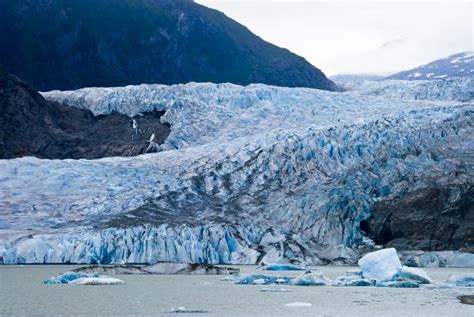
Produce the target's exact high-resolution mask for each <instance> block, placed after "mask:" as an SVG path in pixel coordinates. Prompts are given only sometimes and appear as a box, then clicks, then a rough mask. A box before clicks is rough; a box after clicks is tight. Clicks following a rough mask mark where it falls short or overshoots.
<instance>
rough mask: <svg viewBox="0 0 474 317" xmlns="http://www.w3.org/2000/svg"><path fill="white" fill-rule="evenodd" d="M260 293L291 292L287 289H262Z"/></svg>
mask: <svg viewBox="0 0 474 317" xmlns="http://www.w3.org/2000/svg"><path fill="white" fill-rule="evenodd" d="M260 292H266V293H289V292H291V291H290V290H289V289H286V288H262V289H261V290H260Z"/></svg>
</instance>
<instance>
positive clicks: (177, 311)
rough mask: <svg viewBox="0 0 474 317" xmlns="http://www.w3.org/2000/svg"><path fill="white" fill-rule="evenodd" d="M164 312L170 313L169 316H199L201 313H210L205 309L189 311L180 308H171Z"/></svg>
mask: <svg viewBox="0 0 474 317" xmlns="http://www.w3.org/2000/svg"><path fill="white" fill-rule="evenodd" d="M163 312H164V313H168V314H199V313H202V314H205V313H209V312H210V311H209V310H205V309H188V308H185V307H178V308H171V309H169V310H164V311H163Z"/></svg>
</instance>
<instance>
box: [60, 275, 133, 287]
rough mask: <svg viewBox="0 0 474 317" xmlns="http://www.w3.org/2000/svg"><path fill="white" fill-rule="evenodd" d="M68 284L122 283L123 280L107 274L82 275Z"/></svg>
mask: <svg viewBox="0 0 474 317" xmlns="http://www.w3.org/2000/svg"><path fill="white" fill-rule="evenodd" d="M68 284H72V285H123V284H125V282H124V281H122V280H120V279H118V278H114V277H108V276H99V277H83V278H78V279H76V280H72V281H70V282H69V283H68Z"/></svg>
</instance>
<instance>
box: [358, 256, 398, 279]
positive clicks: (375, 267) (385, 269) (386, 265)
mask: <svg viewBox="0 0 474 317" xmlns="http://www.w3.org/2000/svg"><path fill="white" fill-rule="evenodd" d="M358 263H359V266H360V268H361V270H362V276H363V277H364V278H368V279H373V280H377V281H381V282H384V281H391V280H393V278H394V277H395V276H396V275H397V274H398V272H400V270H401V269H402V265H401V264H400V259H399V258H398V255H397V251H396V250H395V249H394V248H388V249H382V250H379V251H375V252H371V253H368V254H366V255H364V256H363V257H362V258H361V259H360V260H359V262H358Z"/></svg>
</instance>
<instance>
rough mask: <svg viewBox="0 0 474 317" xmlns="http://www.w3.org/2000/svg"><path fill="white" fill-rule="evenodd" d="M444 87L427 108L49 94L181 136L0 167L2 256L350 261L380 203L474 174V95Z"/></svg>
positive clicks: (280, 98) (10, 259)
mask: <svg viewBox="0 0 474 317" xmlns="http://www.w3.org/2000/svg"><path fill="white" fill-rule="evenodd" d="M446 85H447V86H446V87H445V88H446V89H445V88H443V91H448V90H452V91H453V93H450V94H446V93H438V94H435V93H430V94H425V95H423V97H422V98H419V99H423V98H424V99H425V100H421V101H417V100H413V99H417V98H411V97H408V98H407V99H409V100H403V99H401V97H403V96H405V95H404V94H401V95H399V93H392V92H387V91H385V90H384V89H382V90H381V91H385V92H384V93H383V94H381V93H376V95H377V96H372V95H371V94H369V93H364V92H363V91H355V92H346V93H331V92H325V91H319V90H312V89H290V88H277V87H272V86H265V85H250V86H246V87H241V86H236V85H231V84H220V85H215V84H193V83H192V84H186V85H176V86H161V85H140V86H129V87H123V88H103V89H101V88H90V89H81V90H79V91H73V92H57V91H56V92H49V93H44V96H45V97H46V98H49V99H53V100H57V101H60V102H63V103H65V104H68V105H71V106H76V107H81V108H87V109H90V110H91V111H92V112H93V113H95V114H103V113H109V112H112V111H118V112H120V113H123V114H127V115H129V116H131V117H133V116H136V115H140V113H144V112H146V111H151V110H153V109H159V110H165V111H166V114H165V115H164V116H163V117H162V120H164V121H166V122H169V123H170V124H171V134H170V136H169V137H168V139H167V140H166V142H165V145H164V146H163V147H162V150H163V151H162V152H159V153H155V154H147V155H142V156H138V157H133V158H106V159H100V160H92V161H88V160H79V161H75V160H61V161H60V160H39V159H35V158H22V159H14V160H2V161H0V186H1V187H2V198H1V199H0V228H1V230H0V261H3V262H4V263H18V262H29V263H51V262H83V263H89V262H101V263H122V262H153V261H157V260H164V261H181V262H199V263H206V262H207V263H256V262H258V261H261V260H263V261H266V262H273V261H275V260H276V259H277V258H279V257H285V258H286V259H288V260H295V261H301V262H307V263H314V264H316V263H319V264H320V263H327V262H328V261H335V262H351V263H353V262H354V261H355V259H356V258H357V256H358V251H357V250H358V249H357V247H358V246H364V245H366V244H368V243H370V241H368V240H367V238H365V237H364V235H363V233H362V232H361V231H360V229H359V225H360V222H361V221H362V220H364V219H366V218H368V217H369V216H370V211H371V207H372V206H373V204H374V203H375V202H377V201H379V200H381V199H385V198H387V197H393V196H395V195H403V194H405V193H406V192H408V191H411V190H415V189H419V188H424V187H426V186H431V185H433V184H440V185H443V184H448V183H453V182H454V183H467V182H472V179H473V177H474V172H473V171H474V169H473V166H474V159H473V153H474V139H473V135H474V127H473V122H474V120H473V117H474V105H473V104H472V103H467V102H460V101H458V100H464V99H466V98H465V97H464V96H465V93H466V92H465V90H466V89H470V88H466V89H461V90H457V88H456V87H457V83H451V84H446ZM449 85H453V87H451V86H449ZM467 87H472V81H471V82H468V83H467ZM397 89H398V88H397ZM410 89H414V90H416V89H415V88H410ZM396 91H399V90H396ZM470 93H471V94H472V90H471V92H470ZM382 95H384V96H385V97H384V96H382ZM386 96H388V97H386ZM400 96H401V97H400ZM429 98H434V99H443V101H439V100H428V99H429Z"/></svg>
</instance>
